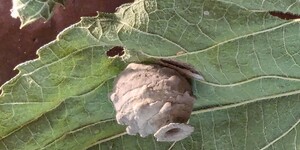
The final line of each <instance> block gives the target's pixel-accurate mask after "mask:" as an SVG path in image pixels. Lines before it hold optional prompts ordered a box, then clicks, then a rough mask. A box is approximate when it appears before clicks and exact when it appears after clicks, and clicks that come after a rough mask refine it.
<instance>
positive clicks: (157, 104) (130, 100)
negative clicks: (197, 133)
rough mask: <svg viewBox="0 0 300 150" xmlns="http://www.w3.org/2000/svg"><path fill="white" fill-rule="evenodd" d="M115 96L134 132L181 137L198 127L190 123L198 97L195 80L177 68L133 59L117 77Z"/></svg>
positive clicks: (129, 129) (172, 138)
mask: <svg viewBox="0 0 300 150" xmlns="http://www.w3.org/2000/svg"><path fill="white" fill-rule="evenodd" d="M111 100H112V102H113V103H114V107H115V109H116V112H117V114H116V118H117V121H118V123H119V124H122V125H127V128H126V131H127V133H128V134H130V135H136V134H137V133H139V134H140V136H141V137H146V136H148V135H149V134H154V136H155V137H156V139H157V141H179V140H182V139H184V138H186V137H187V136H189V135H190V134H191V133H192V132H193V131H194V128H193V127H192V126H190V125H188V124H186V123H187V121H188V120H189V118H190V115H191V112H192V109H193V104H194V101H195V97H194V96H193V94H192V88H191V84H190V83H189V82H188V80H187V79H186V78H185V77H184V76H183V75H181V74H180V73H178V72H177V71H176V70H174V69H171V68H168V67H163V66H160V65H144V64H135V63H131V64H129V65H128V66H127V68H126V69H125V70H124V71H123V72H122V73H121V74H120V75H119V77H118V78H117V79H116V81H115V87H114V91H113V93H112V94H111Z"/></svg>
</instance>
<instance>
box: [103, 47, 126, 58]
mask: <svg viewBox="0 0 300 150" xmlns="http://www.w3.org/2000/svg"><path fill="white" fill-rule="evenodd" d="M106 55H107V56H108V57H115V56H122V55H124V48H123V47H120V46H116V47H113V48H112V49H110V50H108V51H107V52H106Z"/></svg>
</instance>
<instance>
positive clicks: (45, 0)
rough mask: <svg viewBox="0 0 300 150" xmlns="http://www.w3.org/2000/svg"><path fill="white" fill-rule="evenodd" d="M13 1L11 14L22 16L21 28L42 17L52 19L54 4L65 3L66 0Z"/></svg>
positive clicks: (15, 16) (16, 16)
mask: <svg viewBox="0 0 300 150" xmlns="http://www.w3.org/2000/svg"><path fill="white" fill-rule="evenodd" d="M12 2H13V7H12V9H11V16H12V17H14V18H20V20H21V27H20V28H22V27H24V26H26V25H28V24H30V23H32V22H34V21H36V20H38V19H40V18H42V19H45V20H48V19H50V18H51V16H52V14H53V8H54V6H55V5H56V4H61V5H63V4H64V3H65V0H13V1H12Z"/></svg>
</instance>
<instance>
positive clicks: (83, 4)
mask: <svg viewBox="0 0 300 150" xmlns="http://www.w3.org/2000/svg"><path fill="white" fill-rule="evenodd" d="M11 1H12V0H0V14H1V15H0V86H1V85H2V84H3V83H5V82H6V81H8V80H9V79H11V78H12V77H14V76H15V75H16V74H17V73H18V71H16V70H13V69H14V67H15V66H16V65H18V64H20V63H22V62H25V61H27V60H32V59H35V58H37V55H36V50H37V49H38V48H39V47H41V46H42V45H44V44H46V43H49V42H50V41H52V40H54V39H55V37H56V35H57V34H58V33H59V32H60V31H62V30H63V29H64V28H66V27H68V26H70V25H71V24H74V23H76V22H78V21H79V20H80V17H81V16H95V15H97V13H96V12H97V11H101V12H112V13H113V12H115V9H116V7H118V6H120V5H121V4H123V3H127V2H131V1H133V0H88V1H87V0H67V2H66V5H65V7H62V6H57V7H55V11H54V15H53V17H52V18H51V19H50V20H49V21H47V22H46V23H44V20H38V21H37V22H34V23H33V24H30V25H27V26H25V27H24V28H22V29H21V30H20V29H19V27H20V20H19V19H14V18H12V17H11V16H10V9H11V8H12V2H11Z"/></svg>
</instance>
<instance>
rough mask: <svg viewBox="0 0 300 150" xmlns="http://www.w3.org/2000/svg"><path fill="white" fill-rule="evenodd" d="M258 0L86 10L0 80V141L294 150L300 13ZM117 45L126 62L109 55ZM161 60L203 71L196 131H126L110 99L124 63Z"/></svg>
mask: <svg viewBox="0 0 300 150" xmlns="http://www.w3.org/2000/svg"><path fill="white" fill-rule="evenodd" d="M266 2H268V3H270V4H273V5H274V6H276V10H286V8H288V7H289V6H290V5H292V4H293V2H285V3H283V4H282V5H277V4H276V3H275V2H270V1H266ZM248 3H249V4H248ZM256 3H257V2H255V1H254V2H235V1H225V0H222V1H218V0H207V1H205V0H190V1H184V0H175V1H173V0H156V1H154V0H137V1H135V2H134V3H132V4H126V5H123V6H122V7H120V8H119V9H118V11H117V12H116V13H115V14H106V13H100V14H99V15H98V16H96V17H90V18H83V19H82V20H81V21H80V22H79V23H78V24H75V25H74V26H71V27H69V28H68V29H66V30H65V31H63V32H62V33H61V34H60V35H59V36H58V38H57V40H55V41H54V42H52V43H50V44H47V45H45V46H43V47H42V48H41V49H40V50H39V51H38V55H39V58H38V59H36V60H34V61H29V62H26V63H24V64H21V65H19V66H18V67H17V69H19V70H20V73H19V74H18V75H17V76H16V77H15V78H13V79H12V80H10V81H8V82H7V83H6V84H5V85H3V86H2V90H3V92H2V94H1V96H0V120H1V121H0V139H1V142H0V149H41V148H44V149H86V148H89V149H197V150H198V149H249V150H252V149H298V147H299V146H300V140H299V138H298V137H299V134H300V132H299V130H300V125H299V122H300V109H299V107H300V94H299V93H300V50H299V44H298V39H300V34H299V33H300V24H299V20H281V19H279V18H277V17H273V16H271V15H270V14H269V13H268V11H273V10H274V8H272V7H271V6H268V5H264V7H263V8H262V7H257V8H255V9H253V8H250V7H249V8H248V6H251V7H252V5H250V4H253V7H254V6H257V4H256ZM242 4H243V5H242ZM266 4H267V3H266ZM258 10H259V11H258ZM290 10H293V11H292V12H295V10H294V9H290ZM114 46H123V47H125V48H126V53H125V55H124V56H122V59H124V60H125V61H123V60H121V59H120V58H117V57H115V58H108V57H107V56H106V55H105V52H106V51H107V50H109V49H111V48H112V47H114ZM160 58H164V59H173V60H177V61H181V62H185V63H188V64H191V65H193V66H194V67H195V69H196V70H197V71H199V72H201V74H202V75H203V77H204V78H205V81H201V80H197V79H194V80H193V86H194V88H193V89H194V94H195V96H196V97H197V101H196V103H195V105H194V110H193V113H192V116H191V118H190V121H189V123H190V124H191V125H193V126H194V127H195V131H194V133H193V134H192V135H191V136H190V137H188V138H187V139H185V140H182V141H179V142H174V143H161V142H156V141H155V139H154V138H153V137H151V136H149V137H147V138H141V137H139V136H129V135H127V134H126V133H125V130H124V127H123V126H120V125H118V124H117V123H116V122H115V121H114V110H113V107H112V105H111V103H110V101H109V99H108V93H109V92H110V91H111V89H112V82H113V78H114V77H115V76H116V75H117V74H118V73H120V71H121V70H122V69H123V68H124V66H125V65H126V64H127V63H129V62H132V61H140V62H142V61H145V60H147V61H149V60H150V61H151V60H153V59H160Z"/></svg>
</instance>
